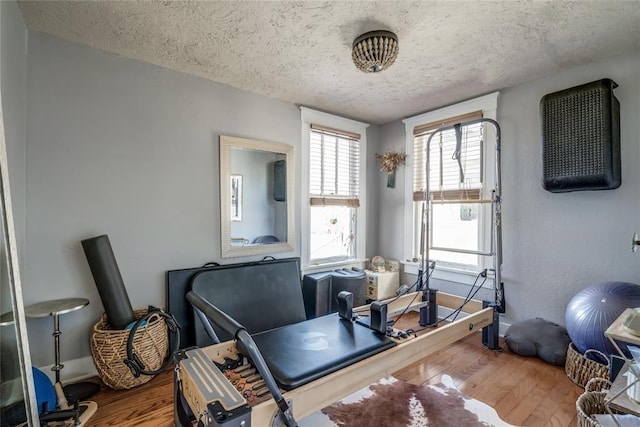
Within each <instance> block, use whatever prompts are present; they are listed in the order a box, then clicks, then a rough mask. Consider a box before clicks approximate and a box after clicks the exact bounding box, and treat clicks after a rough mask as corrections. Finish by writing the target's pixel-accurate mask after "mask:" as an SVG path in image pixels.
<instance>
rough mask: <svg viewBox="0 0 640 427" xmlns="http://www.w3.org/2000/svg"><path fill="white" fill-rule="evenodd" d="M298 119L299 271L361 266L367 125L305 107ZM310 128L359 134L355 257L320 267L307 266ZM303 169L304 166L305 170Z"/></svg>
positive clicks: (364, 235)
mask: <svg viewBox="0 0 640 427" xmlns="http://www.w3.org/2000/svg"><path fill="white" fill-rule="evenodd" d="M300 119H301V122H302V126H301V128H302V135H301V139H300V140H301V141H302V144H301V145H302V147H301V148H302V149H301V151H302V153H301V154H302V155H301V159H302V165H303V167H302V170H303V172H302V179H301V184H302V185H301V191H300V194H301V200H302V203H301V207H300V216H301V217H300V228H301V234H302V239H301V241H302V244H301V245H300V246H301V247H300V257H301V261H302V269H303V270H307V269H312V268H316V267H318V266H322V267H326V268H332V267H335V266H340V265H345V264H349V263H355V262H362V261H364V259H365V252H366V230H367V223H366V206H367V193H366V188H367V167H366V165H367V162H366V159H367V128H368V127H369V124H368V123H362V122H358V121H355V120H351V119H347V118H344V117H340V116H336V115H333V114H329V113H325V112H322V111H317V110H313V109H311V108H307V107H300ZM311 124H315V125H320V126H326V127H328V128H333V129H340V130H342V131H345V132H351V133H357V134H360V142H359V145H360V159H359V167H360V174H359V180H360V182H359V186H358V193H359V194H358V199H359V200H360V208H355V209H356V247H355V257H354V258H353V259H340V260H335V261H331V260H328V261H327V262H326V263H325V262H323V263H322V264H317V263H314V264H311V262H310V232H311V227H310V216H311V206H310V202H309V178H310V177H309V168H308V167H306V166H308V165H309V161H310V140H311ZM305 165H306V166H305Z"/></svg>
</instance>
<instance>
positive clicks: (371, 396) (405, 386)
mask: <svg viewBox="0 0 640 427" xmlns="http://www.w3.org/2000/svg"><path fill="white" fill-rule="evenodd" d="M298 421H299V424H300V427H365V426H385V427H422V426H432V427H447V426H451V427H454V426H455V427H475V426H482V427H486V426H495V427H510V426H511V425H510V424H507V423H505V422H504V421H502V420H501V419H500V417H498V414H497V413H496V411H495V410H494V409H493V408H491V407H490V406H488V405H486V404H484V403H482V402H480V401H478V400H475V399H472V398H470V397H468V396H466V395H464V394H463V393H461V392H460V391H459V390H458V389H457V388H456V387H455V385H454V383H453V380H452V379H451V377H450V376H448V375H443V376H442V383H440V384H436V385H413V384H410V383H407V382H404V381H401V380H398V379H396V378H394V377H387V378H383V379H382V380H380V381H378V382H376V383H374V384H371V385H369V386H368V387H365V388H363V389H361V390H359V391H357V392H355V393H353V394H352V395H350V396H347V397H346V398H344V399H342V400H341V401H339V402H336V403H334V404H333V405H331V406H328V407H326V408H324V409H322V410H321V411H318V412H315V413H313V414H311V415H310V416H308V417H306V418H304V419H302V420H298Z"/></svg>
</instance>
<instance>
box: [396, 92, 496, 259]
mask: <svg viewBox="0 0 640 427" xmlns="http://www.w3.org/2000/svg"><path fill="white" fill-rule="evenodd" d="M496 106H497V93H495V94H491V95H487V96H485V97H482V98H478V99H475V100H471V101H467V102H465V103H462V104H458V105H454V106H451V107H447V108H444V109H442V110H437V111H434V112H431V113H426V114H422V115H420V116H417V117H413V118H410V119H407V120H405V121H404V122H405V126H406V133H407V152H408V153H413V156H412V162H411V165H410V167H408V168H407V173H408V174H411V176H410V177H407V178H408V181H407V182H412V183H413V185H412V186H411V188H408V189H407V192H408V194H407V206H406V207H405V212H406V214H405V224H406V227H405V228H406V233H407V236H408V237H409V238H408V239H407V243H406V245H405V252H406V253H405V255H406V258H408V259H420V256H421V248H422V245H426V244H429V258H430V259H431V260H435V261H436V262H437V263H436V264H437V266H439V267H444V268H445V269H447V268H448V269H450V270H455V271H464V270H475V271H477V270H478V269H481V268H485V267H488V266H489V265H490V258H489V257H488V256H486V255H481V254H489V253H490V252H491V244H492V240H491V204H490V203H486V202H484V201H486V200H487V199H490V198H491V190H492V189H493V187H494V181H493V180H494V175H495V174H494V173H493V171H494V166H495V165H494V163H495V162H494V155H493V153H494V150H493V148H494V145H493V144H494V142H495V136H494V132H493V127H492V126H486V125H484V124H481V123H477V124H473V125H469V126H463V127H460V128H455V129H450V130H446V131H437V129H438V128H441V127H445V126H453V125H454V124H457V123H461V122H468V121H473V120H476V119H479V118H482V117H485V118H493V119H495V113H496ZM436 131H437V132H436ZM427 145H428V147H427ZM427 148H428V152H427ZM427 158H428V160H429V168H428V170H429V176H428V177H427V168H426V162H427ZM408 163H409V162H408ZM427 183H428V186H427ZM427 187H428V188H427ZM428 198H430V199H431V200H432V203H431V209H426V206H425V201H426V200H428ZM427 213H429V215H430V217H429V220H428V221H424V218H423V216H424V215H426V214H427ZM424 223H428V224H429V233H428V235H429V242H424V241H423V240H424V236H423V224H424ZM469 252H474V253H469ZM487 258H489V259H487Z"/></svg>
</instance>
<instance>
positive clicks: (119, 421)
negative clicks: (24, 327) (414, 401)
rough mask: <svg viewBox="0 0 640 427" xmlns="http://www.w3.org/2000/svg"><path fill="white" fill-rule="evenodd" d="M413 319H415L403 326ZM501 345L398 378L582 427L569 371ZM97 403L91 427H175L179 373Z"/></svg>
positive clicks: (476, 343)
mask: <svg viewBox="0 0 640 427" xmlns="http://www.w3.org/2000/svg"><path fill="white" fill-rule="evenodd" d="M410 320H413V319H412V317H411V316H409V317H408V318H407V319H403V323H404V322H405V321H410ZM501 346H502V348H503V350H502V351H491V350H488V349H486V348H484V347H483V346H482V343H481V338H480V334H479V333H478V334H473V335H471V336H469V337H467V338H465V339H463V340H460V341H458V342H457V343H455V344H452V345H450V346H448V347H445V348H444V349H442V350H440V351H438V352H437V353H434V354H433V355H431V356H430V357H429V358H427V359H425V360H423V361H421V362H418V363H415V364H413V365H410V366H408V367H405V368H403V369H400V370H399V371H398V372H396V373H395V374H394V375H395V376H396V377H397V378H400V379H402V380H405V381H408V382H410V383H413V384H425V383H429V384H433V383H438V382H440V379H441V377H442V375H443V374H447V375H449V376H451V377H452V378H453V380H454V381H455V384H456V385H457V386H458V388H459V389H460V390H462V391H463V392H464V393H466V394H467V395H469V396H470V397H473V398H475V399H478V400H480V401H482V402H484V403H486V404H488V405H490V406H492V407H493V408H495V410H496V411H497V412H498V414H499V415H500V417H501V418H502V419H503V420H504V421H506V422H508V423H510V424H514V425H518V426H552V427H562V426H576V425H577V419H576V409H575V403H576V399H577V398H578V396H580V394H581V393H582V389H581V388H580V387H578V386H576V385H575V384H573V383H572V382H571V380H569V378H568V377H567V376H566V374H565V372H564V368H563V367H558V366H552V365H549V364H547V363H545V362H543V361H542V360H540V359H538V358H535V357H521V356H518V355H516V354H513V353H511V352H510V351H509V349H508V348H507V346H506V345H504V343H502V342H501ZM96 381H99V380H98V379H96ZM91 400H94V401H95V402H97V403H98V411H97V413H96V415H94V416H93V417H92V418H91V419H90V420H89V422H88V423H87V424H86V425H87V427H94V426H150V427H151V426H154V427H158V426H172V425H173V372H172V371H171V370H168V371H166V372H164V373H162V374H160V375H157V376H156V377H154V378H153V379H152V380H151V381H149V382H148V383H146V384H143V385H141V386H138V387H136V388H134V389H131V390H125V391H115V390H111V389H109V388H107V387H106V386H104V385H102V389H101V391H100V392H99V393H98V394H97V395H95V396H93V397H92V398H91Z"/></svg>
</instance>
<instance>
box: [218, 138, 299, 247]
mask: <svg viewBox="0 0 640 427" xmlns="http://www.w3.org/2000/svg"><path fill="white" fill-rule="evenodd" d="M294 170H295V159H294V155H293V146H291V145H287V144H280V143H275V142H267V141H258V140H255V139H246V138H238V137H233V136H226V135H221V136H220V210H221V212H220V245H221V256H222V258H231V257H239V256H250V255H260V254H272V253H277V252H290V251H293V250H294V248H295V241H294V239H295V237H294V223H295V219H294V188H293V172H294Z"/></svg>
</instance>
